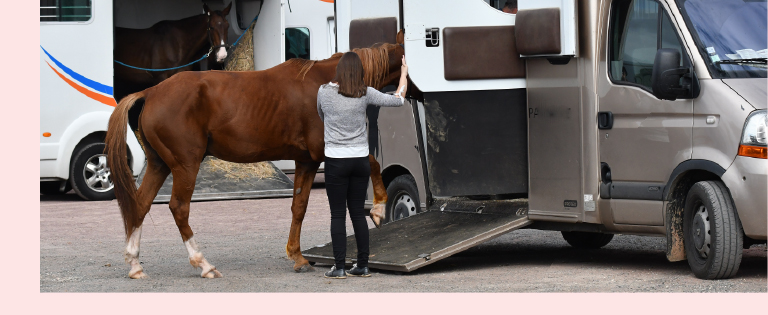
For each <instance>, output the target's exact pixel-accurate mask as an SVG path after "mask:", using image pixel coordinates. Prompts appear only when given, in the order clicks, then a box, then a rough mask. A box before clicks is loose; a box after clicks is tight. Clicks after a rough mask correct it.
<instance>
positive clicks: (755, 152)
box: [739, 109, 768, 159]
mask: <svg viewBox="0 0 768 315" xmlns="http://www.w3.org/2000/svg"><path fill="white" fill-rule="evenodd" d="M766 126H768V113H766V110H765V109H763V110H757V111H755V112H753V113H752V114H750V115H749V117H747V123H746V124H745V125H744V131H743V132H742V134H741V144H740V145H739V155H741V156H748V157H754V158H760V159H765V158H766V157H767V155H768V148H766V135H765V130H766V129H767V128H766Z"/></svg>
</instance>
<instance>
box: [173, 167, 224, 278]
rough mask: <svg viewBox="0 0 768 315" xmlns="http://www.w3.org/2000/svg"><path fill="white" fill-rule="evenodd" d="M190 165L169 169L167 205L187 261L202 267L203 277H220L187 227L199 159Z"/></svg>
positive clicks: (194, 265) (196, 266) (190, 229)
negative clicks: (169, 196)
mask: <svg viewBox="0 0 768 315" xmlns="http://www.w3.org/2000/svg"><path fill="white" fill-rule="evenodd" d="M190 164H191V165H189V164H188V165H184V166H182V165H178V166H176V167H175V168H173V169H172V170H171V172H172V173H173V190H172V192H171V201H170V203H169V204H168V206H169V207H170V208H171V213H173V219H174V220H175V221H176V226H177V227H178V228H179V232H180V233H181V240H182V241H184V245H185V246H186V247H187V252H188V253H189V263H190V264H191V265H192V266H193V267H195V268H202V269H203V271H202V273H201V274H200V276H201V277H203V278H220V277H221V273H219V272H218V271H217V270H216V267H214V266H213V265H211V264H210V263H208V261H207V260H206V259H205V257H203V253H202V252H200V249H198V247H197V242H195V239H194V238H193V235H194V233H192V228H190V227H189V203H190V201H191V200H192V193H193V191H194V189H195V178H197V171H198V169H200V161H199V160H195V162H194V164H192V163H190Z"/></svg>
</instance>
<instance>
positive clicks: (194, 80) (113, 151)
mask: <svg viewBox="0 0 768 315" xmlns="http://www.w3.org/2000/svg"><path fill="white" fill-rule="evenodd" d="M354 51H355V52H357V53H358V54H359V55H360V58H361V59H362V61H363V64H364V68H365V74H366V76H365V81H366V84H367V85H369V86H372V87H375V88H377V89H381V88H382V87H384V86H386V85H389V84H392V83H394V82H396V80H397V79H398V78H399V76H400V65H401V63H402V62H401V57H402V56H403V54H404V50H403V48H402V46H400V45H395V44H377V45H374V46H373V47H371V48H362V49H355V50H354ZM340 58H341V53H337V54H335V55H333V56H332V57H331V58H329V59H326V60H320V61H310V60H303V59H291V60H289V61H287V62H285V63H282V64H280V65H277V66H275V67H273V68H270V69H267V70H263V71H248V72H228V71H205V72H182V73H179V74H177V75H175V76H173V77H171V78H169V79H168V80H165V81H163V82H162V83H160V84H158V85H157V86H154V87H152V88H149V89H146V90H144V91H141V92H138V93H134V94H131V95H129V96H126V97H125V98H124V99H122V100H121V101H120V103H119V104H118V105H117V107H116V108H115V111H114V112H113V113H112V116H111V117H110V120H109V128H108V131H107V137H106V143H107V149H106V151H107V156H108V163H109V165H110V168H111V169H112V177H113V181H114V184H115V196H116V198H117V201H118V204H119V206H120V211H121V213H122V216H123V223H124V228H125V235H126V252H125V259H126V262H127V263H128V264H129V265H130V266H131V270H130V272H129V273H128V275H129V276H130V277H131V278H134V279H137V278H144V277H146V274H145V273H144V272H143V268H142V267H141V265H140V264H139V260H138V256H139V240H140V238H141V225H142V222H143V221H144V217H145V216H146V215H147V213H148V212H149V209H150V206H151V204H152V200H153V199H154V198H155V196H156V195H157V192H158V190H159V189H160V187H161V186H162V184H163V182H164V181H165V179H166V177H167V176H168V174H169V173H171V174H173V187H172V193H171V200H170V202H169V207H170V209H171V212H172V213H173V217H174V219H175V221H176V225H177V226H178V228H179V232H180V233H181V239H182V241H183V242H184V245H185V246H186V248H187V251H188V253H189V262H190V264H192V266H194V267H196V268H197V267H200V268H202V273H201V276H202V277H206V278H214V277H220V276H221V273H219V272H218V271H217V270H216V269H215V268H214V266H213V265H211V264H210V263H208V262H207V261H206V259H205V258H204V257H203V254H202V253H201V252H200V250H199V249H198V246H197V244H196V242H195V239H194V238H193V236H192V235H193V233H192V229H191V228H190V227H189V224H188V221H187V220H188V218H189V207H190V199H191V197H192V191H193V189H194V186H195V178H196V176H197V172H198V170H199V168H200V163H201V162H202V160H203V158H204V157H205V156H206V155H212V156H215V157H217V158H219V159H222V160H226V161H230V162H237V163H252V162H259V161H270V160H295V161H296V175H295V182H294V196H293V203H292V205H291V212H292V213H293V220H292V222H291V229H290V233H289V236H288V244H287V245H286V248H285V249H286V253H287V254H288V257H289V258H290V259H292V260H293V261H294V262H295V264H294V266H293V269H294V270H295V271H297V272H300V271H306V270H312V267H311V266H309V262H308V261H307V260H306V259H305V258H304V256H302V254H301V248H300V234H301V224H302V221H303V219H304V213H305V212H306V209H307V200H308V198H309V192H310V189H311V187H312V182H313V180H314V177H315V173H316V172H317V169H318V167H319V166H320V163H321V162H323V160H324V157H325V155H324V147H325V144H324V141H323V122H322V121H321V120H320V116H319V115H318V113H317V91H318V89H319V87H320V85H321V84H324V83H327V82H329V81H331V80H332V79H333V77H334V75H335V73H336V65H337V64H338V62H339V59H340ZM141 99H143V100H144V108H143V110H142V112H141V115H140V117H139V126H138V129H139V133H140V136H141V139H142V142H143V145H144V150H145V153H146V156H147V170H146V174H145V176H144V179H143V181H142V183H141V187H139V188H138V189H136V186H135V182H134V180H133V176H132V175H131V172H130V169H129V167H128V164H127V160H126V156H127V152H126V145H125V141H126V132H127V130H128V128H127V122H128V117H127V116H128V111H129V110H130V108H131V107H132V106H134V104H135V103H136V102H137V101H139V100H141ZM369 160H370V162H371V180H372V182H373V186H374V187H373V188H374V208H373V209H372V210H371V219H372V220H373V221H374V223H375V224H376V225H377V226H378V224H379V222H380V221H381V220H382V219H383V216H384V205H385V204H386V202H387V197H386V189H385V188H384V185H383V182H382V180H381V171H380V168H379V164H378V163H377V162H376V160H375V159H374V158H373V157H372V156H369Z"/></svg>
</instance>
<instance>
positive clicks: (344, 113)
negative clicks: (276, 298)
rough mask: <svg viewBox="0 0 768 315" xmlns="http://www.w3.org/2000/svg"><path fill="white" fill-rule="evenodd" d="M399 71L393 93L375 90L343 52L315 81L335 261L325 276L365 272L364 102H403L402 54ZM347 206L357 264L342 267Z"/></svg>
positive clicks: (354, 56)
mask: <svg viewBox="0 0 768 315" xmlns="http://www.w3.org/2000/svg"><path fill="white" fill-rule="evenodd" d="M400 71H401V75H400V86H398V88H397V94H396V95H388V94H384V93H381V92H379V91H377V90H376V89H374V88H372V87H367V86H365V82H364V81H363V75H364V70H363V63H362V62H361V61H360V57H359V56H358V55H357V54H356V53H354V52H347V53H344V55H342V56H341V60H339V64H338V65H337V66H336V77H335V78H333V81H331V82H329V83H327V84H324V85H322V86H320V90H319V91H318V92H317V112H318V113H319V114H320V119H322V120H323V122H324V124H325V190H326V193H327V194H328V203H329V204H330V207H331V242H332V243H333V257H334V260H335V265H334V266H333V267H331V270H330V271H328V272H326V273H325V277H326V278H336V279H344V278H346V277H347V274H349V275H351V276H358V277H370V276H371V274H370V272H369V271H368V253H369V250H368V223H367V222H366V220H365V210H364V209H363V206H364V204H365V193H366V191H367V190H368V177H369V176H370V175H371V165H370V163H369V162H368V136H367V133H366V125H365V109H366V107H367V106H368V105H375V106H402V105H403V102H404V101H405V99H404V98H403V95H405V90H406V83H407V81H406V76H407V75H408V66H407V65H406V64H405V57H403V65H402V67H401V68H400ZM347 206H349V217H350V218H351V219H352V227H353V228H354V230H355V240H356V241H357V264H355V265H354V266H353V267H352V269H350V270H349V271H348V272H345V271H344V258H345V257H346V255H347V248H346V246H347V240H346V239H347V233H346V226H345V223H346V210H345V209H346V207H347Z"/></svg>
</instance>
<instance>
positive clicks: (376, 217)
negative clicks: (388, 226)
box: [368, 154, 387, 228]
mask: <svg viewBox="0 0 768 315" xmlns="http://www.w3.org/2000/svg"><path fill="white" fill-rule="evenodd" d="M368 162H370V163H371V183H372V184H373V209H371V214H370V216H371V221H373V224H375V225H376V227H377V228H379V227H381V222H383V221H384V218H385V217H386V214H387V213H386V211H385V209H386V206H387V188H386V187H384V181H383V180H382V179H381V166H379V162H377V161H376V158H374V157H373V155H370V154H369V155H368Z"/></svg>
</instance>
